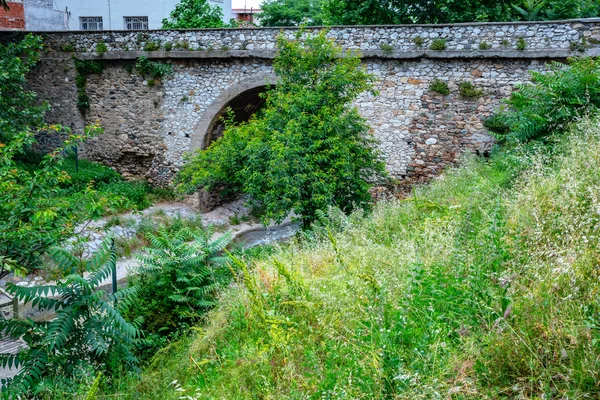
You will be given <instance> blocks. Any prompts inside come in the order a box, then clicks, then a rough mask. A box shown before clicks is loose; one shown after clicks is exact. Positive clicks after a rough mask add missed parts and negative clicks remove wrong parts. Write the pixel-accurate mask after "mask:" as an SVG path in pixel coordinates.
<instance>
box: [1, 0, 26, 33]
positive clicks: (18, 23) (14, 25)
mask: <svg viewBox="0 0 600 400" xmlns="http://www.w3.org/2000/svg"><path fill="white" fill-rule="evenodd" d="M7 4H8V6H9V9H8V10H5V9H4V8H3V7H0V30H2V31H14V30H24V29H25V11H24V8H23V0H19V1H8V2H7Z"/></svg>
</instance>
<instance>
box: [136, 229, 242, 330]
mask: <svg viewBox="0 0 600 400" xmlns="http://www.w3.org/2000/svg"><path fill="white" fill-rule="evenodd" d="M212 235H213V231H212V229H210V228H209V229H207V230H206V231H205V230H192V229H189V228H182V229H179V230H176V231H173V230H167V229H166V228H161V229H159V230H158V231H157V232H154V233H153V232H147V233H146V238H147V240H148V241H149V246H148V248H147V255H143V256H140V257H139V259H140V262H141V264H140V266H139V268H138V269H137V270H136V272H137V273H138V278H137V279H136V283H137V285H138V286H139V290H138V299H137V301H136V304H135V306H134V307H133V308H132V309H131V312H130V314H131V315H133V316H143V318H144V322H143V324H142V327H143V329H144V330H146V331H148V332H150V333H155V334H156V333H160V334H163V335H166V334H172V333H174V332H177V331H179V330H181V329H182V328H185V327H188V326H189V325H190V324H192V323H194V322H196V321H197V320H198V319H199V318H200V317H201V316H202V315H203V314H204V313H205V312H206V310H208V309H210V308H211V307H213V306H214V305H215V295H216V290H217V288H218V287H219V283H220V282H221V281H223V279H224V277H225V276H227V274H229V268H228V267H227V266H226V263H227V260H228V258H227V257H226V256H223V255H222V252H223V250H224V249H225V247H226V246H227V245H228V244H229V243H230V241H231V237H230V235H223V236H221V237H220V238H218V239H215V240H211V237H212Z"/></svg>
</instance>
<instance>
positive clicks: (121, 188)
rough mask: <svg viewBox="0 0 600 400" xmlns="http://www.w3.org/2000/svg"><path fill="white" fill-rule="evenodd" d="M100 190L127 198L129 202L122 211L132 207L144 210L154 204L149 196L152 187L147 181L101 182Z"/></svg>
mask: <svg viewBox="0 0 600 400" xmlns="http://www.w3.org/2000/svg"><path fill="white" fill-rule="evenodd" d="M98 190H99V191H100V192H103V193H110V194H111V195H113V196H119V197H123V198H125V199H127V203H126V204H125V205H124V206H125V207H124V208H122V209H121V211H125V210H126V209H128V208H130V207H134V208H135V209H136V210H143V209H145V208H148V207H149V206H150V205H151V204H152V203H151V201H150V198H149V196H148V195H149V194H150V193H151V190H152V189H151V188H150V186H149V185H148V184H147V183H146V182H126V181H121V180H119V181H113V182H110V183H105V184H101V185H99V186H98Z"/></svg>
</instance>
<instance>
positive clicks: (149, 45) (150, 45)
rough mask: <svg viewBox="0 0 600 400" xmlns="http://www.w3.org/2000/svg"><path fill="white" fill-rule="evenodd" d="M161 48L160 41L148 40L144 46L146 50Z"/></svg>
mask: <svg viewBox="0 0 600 400" xmlns="http://www.w3.org/2000/svg"><path fill="white" fill-rule="evenodd" d="M157 50H160V42H148V43H146V45H145V46H144V51H157Z"/></svg>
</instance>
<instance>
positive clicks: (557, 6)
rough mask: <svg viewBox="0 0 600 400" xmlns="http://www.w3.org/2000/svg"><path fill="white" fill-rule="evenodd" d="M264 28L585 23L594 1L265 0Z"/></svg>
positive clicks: (597, 11)
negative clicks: (473, 23) (525, 22)
mask: <svg viewBox="0 0 600 400" xmlns="http://www.w3.org/2000/svg"><path fill="white" fill-rule="evenodd" d="M263 9H264V13H263V16H262V18H261V23H262V25H264V26H285V25H299V24H300V23H305V24H307V25H319V24H321V23H323V24H324V25H385V24H411V23H419V24H436V23H458V22H475V21H481V22H485V21H516V20H553V19H569V18H588V17H595V16H599V15H600V2H598V1H597V0H497V1H496V0H464V1H454V0H438V1H429V0H320V1H311V0H301V1H298V2H295V1H292V0H266V1H265V3H263Z"/></svg>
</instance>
